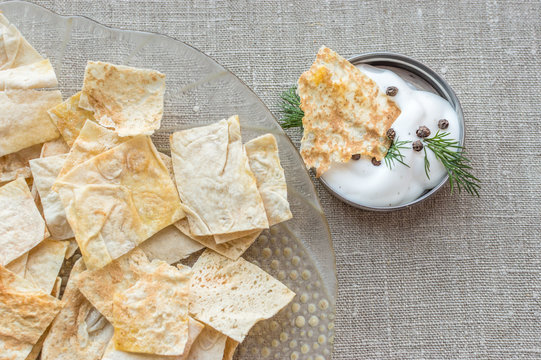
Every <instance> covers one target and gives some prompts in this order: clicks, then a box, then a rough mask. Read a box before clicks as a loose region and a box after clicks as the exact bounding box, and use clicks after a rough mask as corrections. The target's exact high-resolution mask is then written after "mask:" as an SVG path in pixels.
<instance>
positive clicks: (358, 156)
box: [351, 154, 361, 160]
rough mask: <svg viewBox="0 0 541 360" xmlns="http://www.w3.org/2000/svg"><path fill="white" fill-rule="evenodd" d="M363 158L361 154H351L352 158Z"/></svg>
mask: <svg viewBox="0 0 541 360" xmlns="http://www.w3.org/2000/svg"><path fill="white" fill-rule="evenodd" d="M360 158H361V154H353V155H351V160H359V159H360Z"/></svg>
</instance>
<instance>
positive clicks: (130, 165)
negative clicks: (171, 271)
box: [55, 136, 184, 269]
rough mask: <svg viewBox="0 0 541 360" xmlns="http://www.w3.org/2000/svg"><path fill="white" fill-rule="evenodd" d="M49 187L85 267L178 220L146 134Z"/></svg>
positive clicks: (175, 201)
mask: <svg viewBox="0 0 541 360" xmlns="http://www.w3.org/2000/svg"><path fill="white" fill-rule="evenodd" d="M55 186H57V189H58V190H59V194H60V198H61V199H62V203H63V205H64V208H65V210H66V214H67V219H68V222H69V223H70V225H71V227H72V229H74V232H75V239H76V240H77V243H78V244H79V248H80V249H81V253H82V255H83V258H84V259H85V264H86V266H87V267H88V268H89V269H95V268H99V267H103V266H104V265H106V264H108V263H109V262H111V261H112V260H113V259H116V258H118V257H120V256H122V255H123V254H125V253H127V252H128V251H130V250H131V249H133V248H134V247H135V246H137V245H139V244H140V243H142V242H143V241H145V240H146V239H148V238H149V237H150V236H152V235H154V234H155V233H156V232H158V231H160V230H161V229H163V228H165V227H166V226H168V225H171V224H172V223H174V222H175V221H178V220H179V219H181V218H183V217H184V212H183V211H182V208H181V204H180V199H179V197H178V193H177V191H176V189H175V185H174V184H173V181H172V180H171V178H170V177H169V173H168V172H167V169H166V168H165V165H164V164H163V162H162V161H161V159H160V157H159V155H158V153H157V151H156V148H155V147H154V145H153V144H152V142H151V141H150V138H148V137H147V136H138V137H135V138H133V139H132V140H130V141H128V142H125V143H123V144H121V145H119V146H117V147H115V148H113V149H111V150H109V151H107V152H104V153H103V154H100V155H98V156H96V157H94V158H93V159H91V160H88V161H86V162H85V163H83V164H81V165H79V166H77V167H76V168H74V169H73V170H71V171H70V172H69V173H68V174H66V175H65V176H64V177H62V178H60V179H58V180H57V181H56V183H55Z"/></svg>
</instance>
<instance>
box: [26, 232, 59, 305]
mask: <svg viewBox="0 0 541 360" xmlns="http://www.w3.org/2000/svg"><path fill="white" fill-rule="evenodd" d="M67 248H68V242H67V241H59V240H51V239H45V240H43V241H42V242H41V243H40V244H39V245H38V246H36V247H35V248H33V249H32V250H30V252H29V253H28V261H27V262H26V271H25V275H24V278H25V279H26V280H28V281H30V282H31V283H32V284H34V286H36V287H37V288H39V289H41V290H43V291H44V292H46V293H47V294H50V293H51V292H52V291H53V288H54V284H55V281H56V277H57V275H58V273H59V272H60V268H61V267H62V264H63V263H64V256H65V254H66V249H67Z"/></svg>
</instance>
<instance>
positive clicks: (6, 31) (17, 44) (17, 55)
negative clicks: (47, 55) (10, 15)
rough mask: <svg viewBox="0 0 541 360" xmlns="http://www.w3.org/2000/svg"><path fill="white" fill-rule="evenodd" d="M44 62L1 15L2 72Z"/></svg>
mask: <svg viewBox="0 0 541 360" xmlns="http://www.w3.org/2000/svg"><path fill="white" fill-rule="evenodd" d="M41 60H43V57H42V56H41V55H40V54H39V53H38V52H37V51H36V50H35V49H34V48H33V47H32V45H30V44H29V43H28V41H26V39H25V38H24V37H23V36H22V35H21V33H20V32H19V30H17V28H16V27H15V25H12V24H11V25H10V23H9V20H8V19H6V18H5V17H4V15H2V14H0V70H4V69H10V68H16V67H18V66H23V65H28V64H32V63H35V62H37V61H41Z"/></svg>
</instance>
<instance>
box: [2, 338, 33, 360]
mask: <svg viewBox="0 0 541 360" xmlns="http://www.w3.org/2000/svg"><path fill="white" fill-rule="evenodd" d="M33 346H34V345H32V344H30V343H25V342H21V341H19V340H17V339H15V338H12V337H10V336H4V335H1V334H0V360H25V359H26V357H27V356H28V355H29V354H30V353H31V352H32V348H33Z"/></svg>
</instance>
